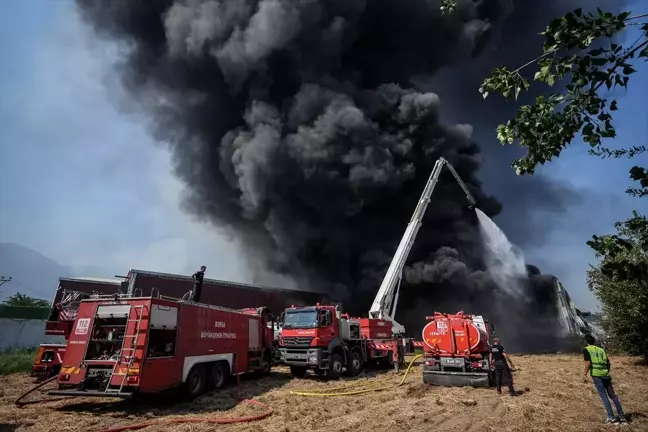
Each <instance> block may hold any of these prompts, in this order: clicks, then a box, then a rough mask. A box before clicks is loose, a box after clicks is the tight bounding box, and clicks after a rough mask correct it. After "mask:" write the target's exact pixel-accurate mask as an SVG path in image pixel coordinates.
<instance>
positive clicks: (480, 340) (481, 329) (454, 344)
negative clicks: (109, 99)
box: [423, 312, 494, 387]
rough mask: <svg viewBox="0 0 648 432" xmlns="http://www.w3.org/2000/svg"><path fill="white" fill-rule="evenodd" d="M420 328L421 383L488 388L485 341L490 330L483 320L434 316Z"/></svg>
mask: <svg viewBox="0 0 648 432" xmlns="http://www.w3.org/2000/svg"><path fill="white" fill-rule="evenodd" d="M427 319H428V320H429V321H430V322H429V323H428V324H427V325H426V326H425V327H424V328H423V360H424V363H423V382H424V383H426V384H433V385H441V386H472V387H490V386H492V383H493V376H492V371H491V365H490V362H489V352H490V344H489V340H490V338H491V336H492V334H493V332H494V327H493V326H492V325H490V324H489V323H488V321H486V320H485V319H484V318H483V317H481V316H477V315H467V314H464V313H463V312H457V313H456V314H454V315H452V314H444V313H439V312H435V313H434V315H433V316H431V317H427Z"/></svg>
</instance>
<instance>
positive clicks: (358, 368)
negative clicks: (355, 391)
mask: <svg viewBox="0 0 648 432" xmlns="http://www.w3.org/2000/svg"><path fill="white" fill-rule="evenodd" d="M362 366H363V361H362V355H361V354H360V351H358V350H357V349H356V350H354V351H351V355H350V356H349V364H348V366H347V369H346V372H347V375H349V376H352V377H354V376H358V375H360V372H362Z"/></svg>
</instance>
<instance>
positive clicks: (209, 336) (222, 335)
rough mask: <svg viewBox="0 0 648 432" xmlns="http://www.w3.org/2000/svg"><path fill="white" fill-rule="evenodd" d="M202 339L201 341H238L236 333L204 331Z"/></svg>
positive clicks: (201, 333) (201, 334)
mask: <svg viewBox="0 0 648 432" xmlns="http://www.w3.org/2000/svg"><path fill="white" fill-rule="evenodd" d="M200 338H201V339H236V333H225V332H209V331H203V332H200Z"/></svg>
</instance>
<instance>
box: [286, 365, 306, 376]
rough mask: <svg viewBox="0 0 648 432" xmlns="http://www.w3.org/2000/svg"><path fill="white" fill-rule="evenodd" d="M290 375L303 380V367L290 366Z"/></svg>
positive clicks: (304, 372)
mask: <svg viewBox="0 0 648 432" xmlns="http://www.w3.org/2000/svg"><path fill="white" fill-rule="evenodd" d="M290 373H291V374H292V376H294V377H295V378H304V377H305V376H306V368H305V367H303V366H290Z"/></svg>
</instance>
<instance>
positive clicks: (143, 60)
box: [77, 0, 575, 335]
mask: <svg viewBox="0 0 648 432" xmlns="http://www.w3.org/2000/svg"><path fill="white" fill-rule="evenodd" d="M518 3H519V4H518ZM77 4H78V6H79V10H80V11H81V14H82V17H83V18H84V19H85V20H86V21H87V22H89V23H90V24H91V25H92V26H93V28H94V29H95V30H96V31H97V34H98V35H100V36H102V37H107V38H109V39H111V40H117V41H119V42H121V43H123V46H124V47H125V48H126V49H127V51H128V54H127V55H125V57H124V59H123V62H122V63H120V64H119V65H117V67H118V69H119V70H120V71H121V73H122V76H123V78H124V84H125V86H126V88H127V89H128V90H129V91H131V92H132V94H133V95H134V96H135V97H136V98H137V99H138V100H139V101H140V102H141V104H142V106H143V107H144V108H145V109H146V111H147V112H148V113H149V114H150V115H151V118H153V119H154V121H155V131H154V132H155V135H156V137H157V138H159V140H160V141H163V142H166V143H168V145H169V146H170V149H171V151H172V154H173V156H174V164H175V172H176V174H177V175H178V176H179V177H180V178H181V179H182V180H183V181H184V182H185V183H186V184H187V185H188V187H189V191H190V192H189V194H188V195H187V197H186V200H185V207H186V209H187V210H188V211H189V212H190V213H192V214H194V215H198V216H200V217H202V218H204V219H207V220H209V221H211V222H212V223H213V224H214V225H217V226H222V227H227V228H228V229H229V230H230V231H231V232H232V233H234V235H236V236H237V237H238V238H240V239H242V241H243V243H244V244H246V245H247V247H248V249H249V253H250V254H251V255H252V254H253V255H256V256H260V257H261V258H262V259H263V262H264V264H265V266H266V267H267V268H269V269H270V270H272V271H274V272H277V273H284V274H288V275H290V276H291V277H293V278H294V279H295V280H296V281H298V282H299V283H300V284H309V285H312V286H317V287H318V288H321V289H327V290H329V291H331V292H334V293H335V294H336V295H337V296H340V297H342V299H343V300H344V303H345V306H346V308H347V309H349V310H350V311H351V312H353V313H358V314H361V313H363V312H365V311H366V309H367V308H368V306H369V304H370V303H371V301H372V299H373V297H374V295H375V293H376V290H377V289H378V286H379V284H380V281H381V279H382V277H383V275H384V272H385V270H386V267H387V265H388V264H389V261H390V259H391V256H392V255H393V253H394V251H395V249H396V246H397V245H398V242H399V240H400V238H401V236H402V234H403V231H404V229H405V226H406V224H407V222H408V220H409V218H410V216H411V213H412V211H413V209H414V207H415V206H416V203H417V201H418V199H419V195H420V193H421V191H422V189H423V187H424V184H425V182H426V180H427V178H428V176H429V173H430V170H431V169H432V166H433V164H434V162H435V161H436V160H437V159H438V157H440V156H443V157H445V158H446V159H448V160H449V161H450V162H451V163H452V164H453V165H454V166H455V168H456V169H457V171H458V173H459V174H460V176H461V177H462V178H463V179H464V181H465V182H466V183H467V184H468V186H469V188H470V190H471V191H472V193H473V194H474V196H475V197H476V199H477V201H478V206H479V207H480V208H481V209H482V210H483V211H484V212H485V213H486V214H487V215H489V216H495V215H497V214H498V213H499V212H500V211H501V205H500V203H499V202H498V201H496V200H495V199H494V198H493V197H490V196H489V195H488V194H486V193H485V192H484V190H483V189H482V185H481V183H480V180H479V179H478V176H477V172H478V171H479V169H480V167H481V166H482V164H483V158H482V154H481V149H480V147H479V146H478V145H477V143H476V142H475V141H474V139H473V137H472V134H473V128H472V127H471V126H468V125H463V124H459V125H454V124H445V123H444V122H442V121H441V118H440V115H441V113H440V105H441V102H440V99H439V97H438V96H437V95H436V94H435V93H434V92H425V91H420V90H415V88H422V87H425V86H419V87H416V86H415V85H414V81H413V79H414V78H419V79H420V78H423V79H424V80H425V79H429V78H430V77H432V84H430V85H431V86H435V85H436V86H439V82H438V81H437V82H435V81H434V77H435V76H436V75H435V74H437V72H439V71H440V70H441V69H442V68H448V67H456V68H459V69H457V70H458V72H457V75H456V76H455V77H450V78H448V79H444V80H443V81H442V82H441V83H442V84H443V85H444V86H447V87H448V88H451V89H457V94H466V95H467V94H470V95H471V96H469V97H467V98H466V100H465V101H464V100H461V99H454V100H451V101H450V104H451V105H452V106H453V107H454V109H455V110H456V111H457V112H458V113H461V112H464V111H465V112H467V113H472V115H467V116H466V117H467V118H469V119H470V121H473V120H476V121H475V123H476V124H479V125H480V127H481V126H484V125H485V126H488V127H487V128H486V127H485V128H484V131H486V132H480V135H483V134H485V133H490V131H489V128H490V130H492V129H493V128H494V127H495V125H496V123H497V119H499V117H498V116H497V115H495V114H494V113H493V110H492V109H489V108H488V106H487V105H486V103H484V102H481V101H479V100H477V99H478V94H477V86H476V85H475V82H473V81H471V79H472V78H471V77H472V75H471V76H467V75H466V70H467V69H466V68H470V66H469V65H470V64H472V63H473V62H475V61H478V60H479V59H480V56H481V58H483V57H484V56H488V57H489V59H490V61H491V62H495V63H497V62H502V61H504V60H506V61H507V62H508V61H509V60H512V59H513V60H517V59H519V58H521V57H523V58H525V59H526V58H528V57H529V56H531V55H532V52H533V51H532V50H536V51H537V49H539V47H540V46H541V41H540V40H539V38H533V37H531V35H534V34H536V33H537V32H538V31H540V30H541V29H542V27H543V26H544V25H546V23H547V21H548V19H549V18H550V17H551V16H556V15H558V14H560V13H561V12H564V10H565V9H570V8H572V7H575V2H574V1H562V2H561V1H558V0H554V1H547V2H528V1H525V2H522V1H520V2H517V1H516V2H514V1H512V0H460V1H458V8H457V10H456V11H455V12H454V13H453V14H452V15H450V16H442V15H441V13H440V11H439V2H438V1H435V0H407V1H402V0H401V1H396V0H393V1H392V0H237V1H231V0H155V1H152V0H110V1H106V0H96V1H92V0H77ZM519 11H522V12H523V13H522V14H521V13H520V12H519ZM525 11H526V12H525ZM511 14H513V15H511ZM511 16H513V17H515V20H514V21H513V22H511V19H510V18H511ZM516 34H517V35H523V39H522V40H520V39H519V38H518V39H517V40H516V41H515V43H514V44H513V45H512V46H514V47H515V50H516V51H518V52H516V53H513V54H511V53H510V52H508V51H506V50H501V49H498V47H501V46H506V39H509V38H514V37H515V35H516ZM510 45H511V44H509V46H510ZM509 49H510V47H509ZM482 62H483V61H482ZM486 72H487V71H486ZM468 75H470V74H468ZM462 80H464V81H465V84H467V85H462ZM471 92H472V93H471ZM444 97H447V98H454V96H453V95H452V94H446V95H445V96H444ZM489 103H490V102H489ZM480 104H481V105H480ZM474 113H488V115H487V116H486V117H485V118H484V119H481V118H476V117H475V115H474ZM461 121H465V120H461ZM492 147H493V146H492V144H491V145H489V147H488V148H489V149H488V154H489V155H491V157H492V159H489V164H490V166H491V170H490V171H491V172H499V171H501V172H502V173H503V174H502V175H505V176H509V177H510V176H512V175H511V174H509V171H510V168H509V166H508V165H509V163H510V158H509V156H510V153H506V155H505V156H504V157H502V158H500V157H499V156H497V155H498V153H497V151H496V149H494V148H492ZM493 155H494V156H493ZM498 170H499V171H498ZM514 190H515V195H516V196H517V197H518V198H519V197H521V196H528V195H529V194H537V196H539V197H541V198H542V199H543V200H544V202H540V204H539V205H545V204H547V205H554V206H558V207H560V206H562V205H563V202H562V199H561V197H560V196H559V195H560V194H558V193H557V192H556V191H557V190H558V189H556V188H554V187H553V185H550V184H549V182H548V181H546V180H544V179H532V180H530V181H527V182H526V183H524V186H519V187H516V188H515V189H514ZM510 201H515V200H510ZM466 204H467V203H466V201H465V198H464V196H463V193H462V192H461V190H460V189H459V187H458V186H457V184H456V183H455V182H454V180H453V179H452V177H450V176H448V175H447V173H446V174H444V175H443V176H442V178H441V180H440V182H439V184H438V186H437V188H436V190H435V193H434V195H433V197H432V201H431V203H430V207H429V209H428V213H427V215H426V217H425V220H424V225H423V228H422V229H421V230H420V232H419V236H418V238H417V241H416V243H415V245H414V248H413V250H412V253H411V255H410V259H409V263H410V265H409V267H408V268H407V270H406V272H405V285H406V286H404V288H403V290H402V300H401V303H400V304H401V305H402V307H401V309H400V311H401V313H400V314H399V316H398V318H399V319H400V320H401V322H402V323H403V324H405V325H406V326H408V328H409V329H410V330H411V331H412V333H414V331H413V330H418V329H420V328H421V327H422V325H423V319H424V316H425V315H426V314H431V313H432V312H433V311H434V310H446V311H455V310H458V309H461V308H465V309H466V310H467V311H474V312H480V313H483V314H485V315H488V314H490V315H491V316H492V318H493V320H495V321H496V322H498V324H500V325H499V327H500V328H502V330H501V332H503V333H504V334H510V335H514V334H515V332H508V333H507V332H506V327H505V325H504V324H503V323H505V322H507V320H508V319H509V318H510V316H511V314H514V315H525V314H526V312H528V310H536V309H538V308H536V307H534V306H531V307H530V306H528V304H527V303H525V304H524V305H520V304H518V303H519V302H516V301H515V300H514V299H510V298H507V297H506V296H505V295H504V294H503V293H502V292H500V291H499V290H498V289H497V288H496V287H495V286H494V283H493V282H492V280H491V279H490V278H489V277H488V273H487V272H486V271H485V269H484V266H483V262H482V258H481V257H482V250H481V243H480V238H479V230H478V228H477V226H476V220H475V216H474V213H473V212H471V211H470V210H468V209H467V208H466ZM533 206H534V200H533V199H532V198H530V199H526V200H524V201H523V203H522V205H521V206H519V207H520V208H519V210H520V211H526V212H531V211H532V210H533ZM513 225H514V228H517V229H516V232H524V231H531V230H532V229H537V228H533V227H532V226H531V224H530V223H528V222H526V221H525V220H524V218H519V219H515V223H514V224H513ZM505 228H507V227H506V226H505ZM544 228H545V227H543V229H544ZM260 282H262V281H260ZM405 311H406V312H407V314H405V313H403V312H405ZM413 312H416V313H413ZM419 312H420V313H419ZM547 332H548V333H552V332H553V330H552V329H549V330H548V331H547Z"/></svg>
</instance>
